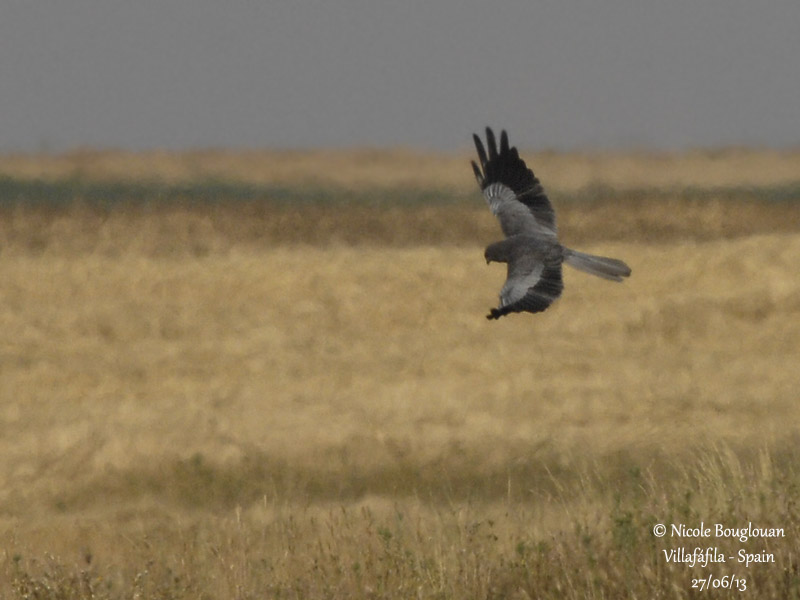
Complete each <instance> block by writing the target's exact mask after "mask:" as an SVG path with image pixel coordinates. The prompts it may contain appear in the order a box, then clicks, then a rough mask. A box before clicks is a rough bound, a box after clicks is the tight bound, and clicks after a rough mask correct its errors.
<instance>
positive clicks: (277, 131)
mask: <svg viewBox="0 0 800 600" xmlns="http://www.w3.org/2000/svg"><path fill="white" fill-rule="evenodd" d="M798 31H800V2H798V0H759V1H758V2H756V1H754V0H669V1H656V0H639V1H634V0H603V1H598V0H587V1H582V2H578V1H573V0H541V1H523V0H509V1H500V0H493V1H490V0H481V1H476V0H438V1H437V0H406V1H399V0H393V1H391V2H386V1H382V0H339V1H335V0H328V1H316V0H294V1H290V0H267V1H261V2H256V1H254V0H251V1H246V0H227V1H225V2H222V1H219V0H216V1H212V0H161V1H151V0H140V1H137V2H131V1H130V0H40V1H32V0H0V151H4V152H8V151H36V150H41V149H47V150H51V151H60V150H64V149H68V148H72V147H76V146H95V147H119V148H129V149H147V148H168V149H182V148H189V147H198V146H201V147H208V146H215V147H243V146H244V147H266V148H303V147H318V146H325V147H339V146H354V145H369V146H396V145H404V146H412V147H420V148H427V149H436V150H446V151H455V150H462V149H463V150H466V149H467V147H468V146H469V145H470V143H471V142H470V134H471V133H472V132H473V131H477V130H479V129H481V128H482V127H483V126H484V125H486V124H491V125H494V126H496V127H505V128H507V129H509V130H511V132H512V139H513V141H514V142H516V143H517V144H519V145H521V146H524V147H525V148H529V149H544V148H554V149H576V148H602V147H606V148H609V147H610V148H627V147H649V148H660V149H681V148H687V147H696V146H720V145H731V144H756V145H765V146H778V147H780V146H800V34H798Z"/></svg>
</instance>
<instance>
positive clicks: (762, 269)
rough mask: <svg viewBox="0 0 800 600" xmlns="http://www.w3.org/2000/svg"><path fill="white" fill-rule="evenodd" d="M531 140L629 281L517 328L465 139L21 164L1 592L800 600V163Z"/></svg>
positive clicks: (3, 295)
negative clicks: (770, 533) (720, 561)
mask: <svg viewBox="0 0 800 600" xmlns="http://www.w3.org/2000/svg"><path fill="white" fill-rule="evenodd" d="M526 159H529V160H528V162H529V164H530V165H531V166H532V167H533V168H534V170H535V172H536V173H537V175H538V176H539V177H540V178H541V179H542V181H543V183H544V185H545V187H546V189H547V191H548V193H549V195H550V197H551V199H552V200H553V203H554V204H555V206H556V210H557V214H558V218H559V226H560V232H561V237H562V240H563V241H564V243H566V244H568V245H571V246H575V247H577V248H579V249H583V250H588V251H592V252H595V253H599V254H604V255H608V256H615V257H619V258H622V259H624V260H625V261H626V262H628V264H629V265H631V267H632V269H633V275H632V277H631V279H630V280H629V281H627V282H626V283H625V284H624V285H613V284H610V283H608V282H605V281H600V280H595V279H593V278H590V277H588V276H584V275H582V274H580V273H577V272H574V271H566V273H565V284H566V290H565V293H564V296H563V297H562V298H561V299H560V300H559V301H558V302H557V303H556V304H555V305H554V306H553V307H552V308H551V309H550V310H548V311H547V312H545V313H542V314H540V315H512V316H511V317H508V318H505V319H502V320H501V321H499V322H497V323H489V322H488V321H487V320H486V319H485V318H484V315H485V314H486V312H487V310H488V308H489V307H490V306H493V305H495V303H496V301H497V293H498V291H499V289H500V286H501V285H502V282H503V280H504V277H505V272H504V269H503V268H502V267H500V266H498V265H491V266H486V265H485V263H484V261H483V254H482V253H483V247H484V246H485V245H486V244H488V243H490V242H492V241H496V240H497V239H499V237H500V232H499V227H498V225H497V224H496V222H495V221H494V219H493V217H492V216H491V214H490V213H489V212H488V210H487V209H486V208H485V206H484V204H483V200H482V198H481V197H480V194H479V193H478V191H477V188H476V187H475V184H474V181H473V180H472V176H471V173H470V170H469V166H468V162H467V161H468V158H467V156H466V155H464V156H455V157H454V156H438V155H420V154H414V153H412V152H410V151H402V150H398V151H393V152H389V151H381V152H377V151H374V152H373V151H369V150H363V151H356V152H350V153H347V152H340V153H332V152H309V153H265V152H240V153H232V152H213V151H208V152H194V153H183V154H166V153H140V154H135V153H132V154H128V153H121V152H93V151H80V152H73V153H70V154H65V155H58V156H28V155H26V156H22V155H20V156H11V155H7V156H3V157H0V277H2V285H0V324H2V331H3V332H4V335H3V337H2V340H1V341H0V432H2V435H0V450H1V452H0V534H1V535H2V539H3V547H4V548H5V553H4V554H3V555H2V556H1V557H0V561H2V564H0V581H2V584H0V589H2V591H3V594H4V595H5V596H6V597H19V598H34V597H37V598H38V597H59V598H73V597H75V598H78V597H80V598H89V597H109V598H117V597H136V595H137V594H138V595H139V597H159V598H173V597H186V598H250V597H281V598H286V597H289V598H306V597H313V598H325V597H329V598H384V597H385V598H408V597H419V598H489V597H492V598H508V597H515V598H537V597H541V598H585V597H664V598H667V597H678V598H679V597H688V596H690V595H691V591H692V590H691V578H692V577H698V576H705V575H707V574H708V573H709V571H710V569H703V568H701V567H699V566H698V567H695V568H689V567H687V566H685V565H682V564H672V563H666V562H665V560H664V558H663V554H662V552H661V551H662V550H663V549H665V548H671V547H675V546H677V545H679V544H680V540H675V539H669V538H664V539H657V538H654V537H653V535H652V534H651V530H652V527H653V525H654V524H655V523H670V522H676V523H678V522H684V523H686V524H687V525H695V524H697V523H699V521H701V520H703V521H706V522H723V523H725V524H726V525H728V526H741V525H742V524H745V525H746V523H747V522H748V521H752V522H753V523H754V524H757V525H762V526H775V527H784V528H785V530H786V537H785V538H782V539H778V540H750V541H748V542H747V543H746V544H742V543H739V542H735V543H734V542H730V541H723V542H720V543H719V544H718V545H720V546H724V545H725V544H731V546H730V548H731V550H732V551H735V550H736V549H738V548H739V547H745V548H746V549H747V550H748V551H751V552H758V551H759V550H761V549H766V550H768V551H769V552H773V553H774V555H775V558H776V563H774V564H768V565H759V566H750V567H749V568H747V569H745V568H744V567H743V566H741V565H737V564H724V565H716V566H715V567H714V573H715V574H717V575H719V576H722V575H724V574H726V573H727V574H730V573H735V574H736V575H738V576H742V577H745V578H747V580H748V582H749V587H748V589H749V590H751V591H753V590H755V591H753V593H755V594H758V597H775V598H780V597H791V594H793V593H794V594H798V593H800V573H799V572H798V568H799V567H798V551H800V546H798V543H797V541H796V540H797V539H798V535H797V534H798V533H800V519H799V515H798V510H800V509H798V502H797V500H798V497H797V491H798V489H800V488H799V487H798V486H800V470H799V469H798V466H797V465H798V458H800V456H798V451H797V444H798V440H800V438H799V437H798V427H797V423H798V422H800V421H798V417H800V411H799V410H798V402H797V401H798V389H800V371H798V369H797V364H798V363H800V343H798V339H800V282H798V277H797V272H798V264H800V176H798V173H800V153H797V152H769V151H755V150H745V149H733V150H724V151H719V152H695V153H687V154H679V155H671V154H642V155H636V154H624V155H623V154H617V155H611V154H609V155H603V154H596V155H591V154H586V155H578V154H574V155H573V154H569V155H568V154H555V153H546V154H532V155H531V156H530V157H528V156H526ZM694 545H695V544H692V545H691V548H693V547H694ZM632 569H633V571H635V572H637V573H638V575H637V576H636V577H630V575H629V573H630V572H631V570H632ZM728 593H730V594H731V595H738V593H739V592H738V591H735V590H733V591H729V592H728ZM48 594H50V595H48ZM58 594H61V595H58Z"/></svg>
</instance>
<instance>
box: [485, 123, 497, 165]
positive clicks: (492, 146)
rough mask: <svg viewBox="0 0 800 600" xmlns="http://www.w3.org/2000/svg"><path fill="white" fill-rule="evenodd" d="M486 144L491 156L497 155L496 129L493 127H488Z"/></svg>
mask: <svg viewBox="0 0 800 600" xmlns="http://www.w3.org/2000/svg"><path fill="white" fill-rule="evenodd" d="M486 146H487V147H488V149H489V158H490V159H492V158H496V157H497V140H496V139H495V137H494V131H492V128H491V127H487V128H486Z"/></svg>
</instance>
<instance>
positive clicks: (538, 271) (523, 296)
mask: <svg viewBox="0 0 800 600" xmlns="http://www.w3.org/2000/svg"><path fill="white" fill-rule="evenodd" d="M563 289H564V281H563V279H562V277H561V264H560V263H559V262H554V263H545V262H544V261H542V260H541V258H539V257H536V256H533V255H526V256H523V257H520V258H517V259H514V260H511V261H509V263H508V277H507V278H506V282H505V284H504V285H503V289H502V290H501V291H500V306H499V307H498V308H493V309H492V310H491V312H490V313H489V315H488V316H487V318H489V319H497V318H499V317H502V316H503V315H507V314H508V313H511V312H523V311H524V312H531V313H537V312H542V311H543V310H545V309H546V308H547V307H548V306H550V305H551V304H552V303H553V302H554V301H555V300H556V298H558V297H559V296H560V295H561V292H562V290H563Z"/></svg>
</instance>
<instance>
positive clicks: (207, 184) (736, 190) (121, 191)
mask: <svg viewBox="0 0 800 600" xmlns="http://www.w3.org/2000/svg"><path fill="white" fill-rule="evenodd" d="M551 196H552V198H553V200H555V201H556V202H559V203H561V202H599V201H604V200H608V199H612V198H613V199H616V200H618V201H622V200H626V201H636V200H637V199H643V198H647V199H651V200H652V199H656V200H657V199H660V198H663V199H664V200H667V199H678V200H690V201H703V200H709V199H717V200H719V199H721V200H725V201H751V202H769V203H776V202H778V203H781V202H783V203H786V202H796V201H798V200H800V181H798V182H794V183H789V184H784V185H776V186H765V187H731V188H697V187H687V188H679V187H676V188H674V189H670V188H641V189H624V190H619V189H615V188H613V187H610V186H606V185H591V186H587V187H585V188H582V189H580V190H578V191H577V192H574V193H562V192H553V193H551ZM477 199H478V196H477V192H476V194H474V195H472V194H464V193H463V192H457V191H453V190H443V189H433V188H414V187H403V188H388V189H386V188H366V189H358V190H351V189H346V188H341V187H324V188H323V187H306V186H302V185H298V186H277V185H258V184H251V183H243V182H235V181H224V180H206V181H198V182H190V183H163V182H153V181H150V182H147V181H145V182H126V181H106V182H104V181H87V180H84V179H76V178H71V179H62V180H55V181H46V180H28V179H18V178H13V177H7V176H0V207H2V206H38V207H48V208H57V207H66V206H70V205H72V204H76V203H77V204H87V205H90V206H96V207H101V208H113V207H118V206H132V205H134V206H135V205H148V204H159V205H165V204H181V205H214V204H222V203H230V202H246V203H252V202H256V203H268V204H272V205H275V206H324V205H358V206H400V207H402V206H408V207H414V206H425V205H446V204H461V203H465V202H472V201H477Z"/></svg>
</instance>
